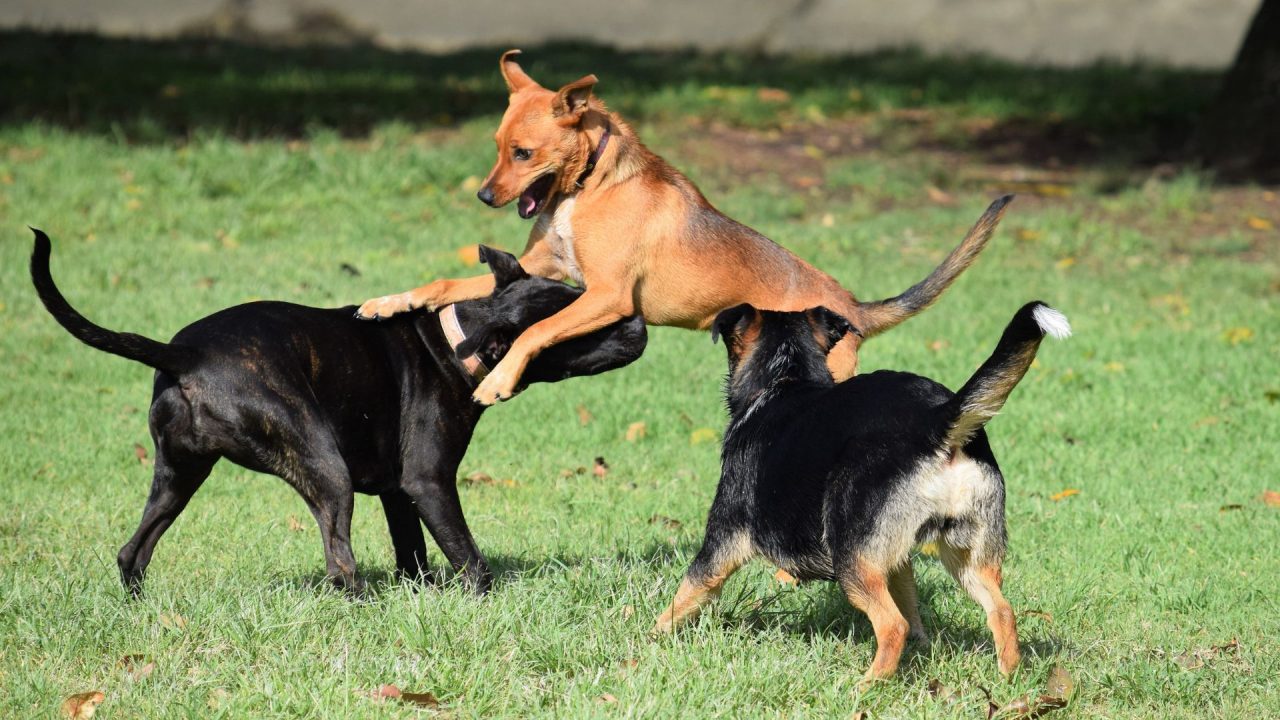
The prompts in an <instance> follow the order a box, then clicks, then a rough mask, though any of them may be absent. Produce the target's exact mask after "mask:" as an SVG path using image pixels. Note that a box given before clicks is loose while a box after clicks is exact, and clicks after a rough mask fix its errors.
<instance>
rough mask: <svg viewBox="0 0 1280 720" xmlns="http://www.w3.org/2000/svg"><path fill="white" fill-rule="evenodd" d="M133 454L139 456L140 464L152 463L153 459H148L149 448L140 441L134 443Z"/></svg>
mask: <svg viewBox="0 0 1280 720" xmlns="http://www.w3.org/2000/svg"><path fill="white" fill-rule="evenodd" d="M133 456H134V457H136V458H138V464H139V465H149V464H151V461H150V460H148V459H147V449H146V448H145V447H143V446H142V445H141V444H139V443H134V444H133Z"/></svg>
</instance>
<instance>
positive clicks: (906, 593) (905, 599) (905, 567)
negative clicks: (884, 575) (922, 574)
mask: <svg viewBox="0 0 1280 720" xmlns="http://www.w3.org/2000/svg"><path fill="white" fill-rule="evenodd" d="M889 594H890V595H892V596H893V602H894V604H896V605H897V606H898V609H899V610H901V611H902V615H903V617H905V618H906V619H907V624H908V625H910V627H911V630H910V638H911V639H912V640H916V641H919V642H922V643H927V642H929V634H928V633H927V632H925V629H924V621H922V620H921V619H920V602H919V600H918V599H917V598H916V574H915V569H914V568H913V567H912V566H911V559H910V558H908V559H907V561H906V562H905V563H903V564H902V566H901V567H899V568H898V569H896V570H894V571H893V572H890V573H889Z"/></svg>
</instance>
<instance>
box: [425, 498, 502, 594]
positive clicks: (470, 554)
mask: <svg viewBox="0 0 1280 720" xmlns="http://www.w3.org/2000/svg"><path fill="white" fill-rule="evenodd" d="M452 476H453V473H449V474H448V475H447V476H446V477H448V478H449V482H444V481H442V480H441V479H440V477H439V476H437V475H435V474H433V475H432V476H431V477H429V478H421V479H418V480H417V481H415V482H408V483H406V484H405V490H406V492H408V493H409V496H410V497H411V498H412V499H413V502H414V503H415V504H416V505H417V508H418V513H419V514H421V515H422V520H423V522H425V523H426V524H427V529H428V530H430V531H431V537H432V538H434V539H435V541H436V544H437V545H439V546H440V550H441V551H442V552H444V556H445V557H446V558H448V560H449V564H450V565H452V566H453V569H454V571H456V572H459V573H462V575H463V577H464V578H465V579H466V581H467V583H468V584H469V585H470V586H471V589H472V590H474V591H475V593H476V594H477V595H483V594H485V593H487V592H489V587H490V586H491V585H492V584H493V573H492V572H491V571H490V570H489V564H488V563H486V562H485V560H484V556H483V555H481V554H480V549H479V548H478V547H476V541H475V539H474V538H472V537H471V530H470V529H469V528H468V527H467V520H466V518H465V517H463V515H462V503H461V502H460V501H459V500H458V486H457V484H456V483H455V482H453V481H452Z"/></svg>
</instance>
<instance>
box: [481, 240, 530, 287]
mask: <svg viewBox="0 0 1280 720" xmlns="http://www.w3.org/2000/svg"><path fill="white" fill-rule="evenodd" d="M480 262H482V263H484V264H486V265H488V266H489V269H490V270H492V271H493V279H494V282H495V283H496V284H497V286H498V287H500V288H501V287H506V286H508V285H510V284H511V283H513V282H515V281H517V280H521V279H523V278H527V277H529V273H527V272H525V271H524V268H523V267H521V266H520V261H519V260H517V259H516V256H515V255H512V254H511V253H509V252H503V251H501V250H495V249H493V248H491V247H489V246H488V245H481V246H480Z"/></svg>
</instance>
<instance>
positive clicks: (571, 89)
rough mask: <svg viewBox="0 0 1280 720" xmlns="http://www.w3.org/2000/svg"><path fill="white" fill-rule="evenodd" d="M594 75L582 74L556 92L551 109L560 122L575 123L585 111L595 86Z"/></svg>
mask: <svg viewBox="0 0 1280 720" xmlns="http://www.w3.org/2000/svg"><path fill="white" fill-rule="evenodd" d="M596 82H597V79H596V76H595V75H584V76H583V77H580V78H578V79H577V80H574V81H573V82H571V83H569V84H568V85H565V86H564V87H562V88H560V90H559V91H558V92H556V99H555V101H554V102H552V104H551V110H552V112H554V113H555V116H556V117H557V118H559V119H560V121H561V122H562V123H577V122H578V121H579V120H581V119H582V114H583V113H585V112H586V111H587V101H588V100H589V99H590V98H591V89H592V88H594V87H595V86H596Z"/></svg>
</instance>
